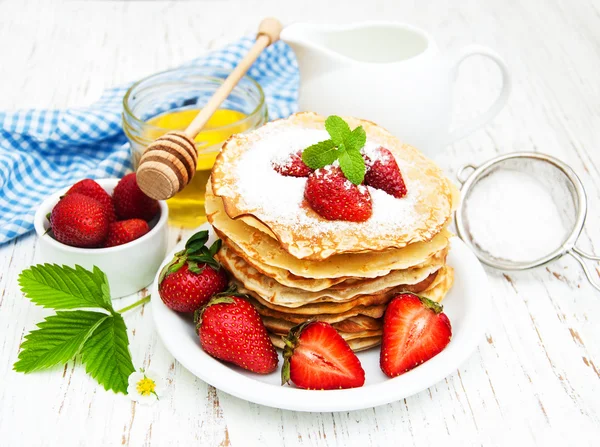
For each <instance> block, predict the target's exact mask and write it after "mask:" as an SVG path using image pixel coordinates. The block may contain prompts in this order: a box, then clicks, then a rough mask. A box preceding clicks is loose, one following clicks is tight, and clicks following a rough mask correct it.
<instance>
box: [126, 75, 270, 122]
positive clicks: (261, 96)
mask: <svg viewBox="0 0 600 447" xmlns="http://www.w3.org/2000/svg"><path fill="white" fill-rule="evenodd" d="M184 71H190V72H193V73H194V74H197V75H199V76H201V77H204V78H207V79H208V78H212V79H214V74H222V75H225V77H227V76H228V75H229V74H230V73H231V71H232V70H228V69H226V68H220V67H211V66H210V65H203V66H199V67H180V68H174V69H170V70H164V71H160V72H158V73H154V74H152V75H150V76H146V77H145V78H142V79H140V80H138V81H136V82H134V83H133V85H131V87H129V89H127V92H126V93H125V96H123V114H126V115H127V116H128V117H129V118H131V119H132V120H133V121H134V122H135V123H136V124H139V125H143V126H145V127H146V128H150V129H153V130H164V131H169V130H172V129H166V128H164V127H158V126H154V125H152V124H149V123H148V121H144V120H142V119H140V118H139V117H138V116H136V115H135V114H134V113H133V111H132V110H131V108H130V107H129V98H130V96H131V95H132V93H133V91H134V90H135V89H136V88H137V87H139V86H140V85H141V84H142V83H144V82H147V81H150V80H153V79H155V78H159V77H161V76H165V75H168V74H170V73H177V72H184ZM211 75H212V76H211ZM243 80H247V81H250V84H251V85H253V86H254V88H255V89H256V91H257V92H258V95H259V96H258V104H257V105H256V107H255V108H254V110H252V112H250V113H249V114H248V115H246V116H245V117H244V118H242V119H241V120H238V121H235V122H233V123H229V124H227V125H225V126H219V127H211V129H210V131H211V132H213V131H215V132H218V131H222V130H226V129H228V128H230V127H237V126H239V125H240V124H243V123H244V122H246V121H250V120H251V119H253V118H254V117H255V116H256V115H258V114H260V113H261V110H262V109H263V107H264V106H265V92H264V91H263V89H262V87H261V86H260V84H259V83H258V81H256V80H255V79H254V78H252V77H251V76H249V75H247V74H246V75H244V76H243V77H242V79H241V80H240V82H241V81H243ZM223 81H224V79H223ZM238 85H239V83H238Z"/></svg>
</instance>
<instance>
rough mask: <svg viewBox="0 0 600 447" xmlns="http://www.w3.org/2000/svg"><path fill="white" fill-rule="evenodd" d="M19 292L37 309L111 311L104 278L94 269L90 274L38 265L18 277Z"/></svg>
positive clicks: (79, 268) (71, 269) (56, 266)
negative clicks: (35, 305)
mask: <svg viewBox="0 0 600 447" xmlns="http://www.w3.org/2000/svg"><path fill="white" fill-rule="evenodd" d="M19 285H20V286H21V291H22V292H23V293H24V294H25V296H26V297H27V298H29V299H30V300H31V301H32V302H34V303H35V304H37V305H39V306H43V307H51V308H54V309H76V308H82V307H83V308H85V307H88V308H89V307H101V308H104V309H106V310H112V306H111V304H110V292H109V290H108V282H106V276H105V275H104V273H102V271H101V270H100V269H98V268H95V269H94V271H93V272H90V271H89V270H86V269H84V268H83V267H81V266H79V265H76V266H75V268H74V269H73V268H71V267H68V266H59V265H56V264H38V265H34V266H32V267H30V268H28V269H25V270H23V271H22V272H21V274H20V275H19Z"/></svg>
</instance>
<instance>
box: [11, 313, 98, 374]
mask: <svg viewBox="0 0 600 447" xmlns="http://www.w3.org/2000/svg"><path fill="white" fill-rule="evenodd" d="M106 318H110V315H107V314H105V313H101V312H90V311H84V310H75V311H71V312H65V311H61V312H57V313H56V315H51V316H49V317H46V319H45V320H44V321H42V322H41V323H38V325H37V327H38V328H39V329H36V330H34V331H31V332H30V333H29V334H27V335H26V336H25V341H24V342H23V343H22V344H21V352H20V353H19V360H18V361H17V362H16V363H15V364H14V366H13V368H14V370H15V371H17V372H23V373H30V372H33V371H38V370H40V369H45V368H50V367H52V366H55V365H58V364H63V363H67V362H68V361H69V360H71V359H72V358H73V357H75V356H76V355H77V354H78V353H79V351H80V350H81V347H82V345H83V344H84V343H85V341H86V340H87V339H88V338H89V337H90V336H91V335H92V333H93V332H94V330H95V329H96V328H97V327H98V326H99V325H100V324H101V323H102V322H103V321H104V320H105V319H106Z"/></svg>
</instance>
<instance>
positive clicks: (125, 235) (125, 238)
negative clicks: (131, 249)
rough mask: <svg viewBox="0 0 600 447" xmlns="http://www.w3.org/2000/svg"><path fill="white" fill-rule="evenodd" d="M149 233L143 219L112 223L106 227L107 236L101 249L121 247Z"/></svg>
mask: <svg viewBox="0 0 600 447" xmlns="http://www.w3.org/2000/svg"><path fill="white" fill-rule="evenodd" d="M149 231H150V227H149V226H148V222H146V221H145V220H143V219H129V220H121V221H119V222H113V223H111V224H110V225H109V227H108V236H107V237H106V240H105V241H104V244H103V247H115V246H117V245H123V244H126V243H128V242H131V241H135V240H136V239H138V238H140V237H142V236H143V235H144V234H146V233H148V232H149Z"/></svg>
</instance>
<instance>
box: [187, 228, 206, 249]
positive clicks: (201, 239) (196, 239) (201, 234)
mask: <svg viewBox="0 0 600 447" xmlns="http://www.w3.org/2000/svg"><path fill="white" fill-rule="evenodd" d="M207 241H208V231H206V230H202V231H198V232H197V233H196V234H194V235H193V236H192V237H190V238H189V239H188V241H187V242H186V243H185V251H186V253H188V254H191V253H195V252H197V251H199V250H201V249H202V247H204V246H205V245H206V242H207Z"/></svg>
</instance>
